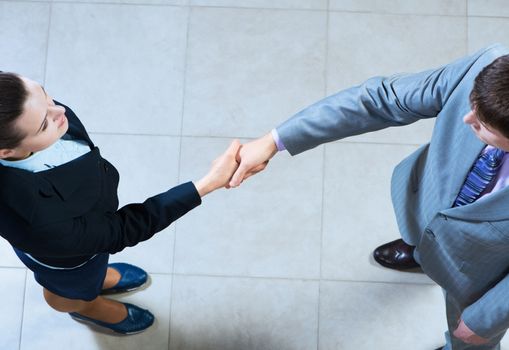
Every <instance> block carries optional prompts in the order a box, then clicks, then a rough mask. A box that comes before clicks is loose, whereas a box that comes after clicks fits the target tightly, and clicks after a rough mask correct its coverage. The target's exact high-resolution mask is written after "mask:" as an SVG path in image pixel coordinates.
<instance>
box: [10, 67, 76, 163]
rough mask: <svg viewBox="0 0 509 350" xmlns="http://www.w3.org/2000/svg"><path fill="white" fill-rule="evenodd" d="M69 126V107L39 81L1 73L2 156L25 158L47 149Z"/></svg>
mask: <svg viewBox="0 0 509 350" xmlns="http://www.w3.org/2000/svg"><path fill="white" fill-rule="evenodd" d="M67 129H68V123H67V118H66V117H65V108H63V107H61V106H56V105H55V103H54V102H53V99H52V98H51V97H50V96H49V95H48V94H47V93H46V92H45V91H44V88H43V87H42V86H41V85H39V84H38V83H36V82H34V81H32V80H30V79H27V78H24V77H20V76H18V75H16V74H13V73H4V72H0V158H3V159H6V158H12V159H23V158H26V157H27V156H28V155H30V154H31V153H34V152H37V151H40V150H43V149H45V148H47V147H49V146H51V145H52V144H53V143H55V142H56V141H57V140H58V139H59V138H60V137H62V136H63V135H64V134H65V133H66V132H67Z"/></svg>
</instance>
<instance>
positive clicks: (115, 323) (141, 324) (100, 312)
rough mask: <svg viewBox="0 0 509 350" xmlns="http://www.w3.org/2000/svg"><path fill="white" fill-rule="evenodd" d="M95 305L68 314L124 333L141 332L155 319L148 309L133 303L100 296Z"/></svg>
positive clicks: (79, 319)
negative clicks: (93, 307) (95, 306)
mask: <svg viewBox="0 0 509 350" xmlns="http://www.w3.org/2000/svg"><path fill="white" fill-rule="evenodd" d="M99 298H101V297H99ZM99 298H98V299H99ZM96 300H97V299H96ZM97 307H98V308H97V309H95V310H93V309H90V310H81V311H80V312H79V313H77V312H71V313H69V315H70V316H71V317H72V318H73V319H75V320H77V321H81V322H86V323H89V324H92V325H95V326H99V327H102V328H106V329H109V330H111V331H113V332H116V333H120V334H125V335H128V334H136V333H140V332H143V331H144V330H146V329H147V328H149V327H150V326H151V325H152V324H153V323H154V319H155V318H154V315H152V313H151V312H150V311H148V310H145V309H142V308H140V307H138V306H136V305H133V304H128V303H125V304H124V303H118V302H115V301H112V300H108V299H104V298H101V299H100V301H98V302H97Z"/></svg>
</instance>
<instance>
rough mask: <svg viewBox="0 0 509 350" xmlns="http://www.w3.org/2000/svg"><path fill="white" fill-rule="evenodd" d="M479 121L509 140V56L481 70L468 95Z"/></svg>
mask: <svg viewBox="0 0 509 350" xmlns="http://www.w3.org/2000/svg"><path fill="white" fill-rule="evenodd" d="M470 103H471V104H472V109H473V110H474V111H475V113H476V114H477V117H478V118H479V120H480V121H481V122H483V123H485V124H487V125H489V126H492V127H493V128H494V129H496V130H497V131H499V132H500V133H501V134H502V135H504V136H505V137H507V138H509V55H505V56H501V57H499V58H497V59H496V60H495V61H493V62H492V63H490V64H489V65H487V66H486V67H484V68H483V70H482V71H481V72H480V73H479V75H477V77H476V78H475V81H474V88H473V89H472V92H471V93H470Z"/></svg>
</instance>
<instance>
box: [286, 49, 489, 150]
mask: <svg viewBox="0 0 509 350" xmlns="http://www.w3.org/2000/svg"><path fill="white" fill-rule="evenodd" d="M493 47H494V46H492V47H489V48H487V49H485V50H482V51H480V52H477V53H476V54H474V55H471V56H467V57H464V58H461V59H458V60H456V61H454V62H452V63H450V64H448V65H445V66H443V67H440V68H437V69H432V70H426V71H423V72H420V73H414V74H398V75H393V76H389V77H374V78H371V79H369V80H367V81H366V82H364V83H363V84H361V85H359V86H356V87H352V88H349V89H346V90H343V91H340V92H338V93H336V94H334V95H331V96H329V97H326V98H325V99H323V100H321V101H319V102H317V103H315V104H313V105H311V106H310V107H308V108H306V109H304V110H302V111H300V112H299V113H297V114H296V115H294V116H293V117H291V118H290V119H288V120H287V121H285V122H284V123H282V124H281V125H280V126H278V127H277V128H276V130H277V132H278V134H279V137H280V138H281V141H282V142H283V144H284V145H285V147H286V149H287V150H288V151H289V152H290V154H292V155H295V154H298V153H301V152H304V151H306V150H308V149H311V148H314V147H316V146H318V145H320V144H322V143H326V142H330V141H335V140H339V139H342V138H345V137H348V136H354V135H358V134H362V133H366V132H371V131H375V130H380V129H383V128H387V127H391V126H401V125H407V124H410V123H413V122H415V121H417V120H419V119H422V118H433V117H436V116H437V114H438V113H439V112H440V111H441V109H442V106H443V105H444V104H445V103H446V102H447V100H448V99H449V97H450V96H451V94H452V93H453V92H454V90H455V88H456V87H457V85H458V84H459V83H460V82H461V81H462V79H463V78H464V77H465V75H466V74H467V73H468V71H469V69H470V68H471V67H472V65H474V64H475V62H476V61H477V59H478V58H479V57H480V56H482V54H483V53H485V52H486V51H487V50H490V49H491V48H493Z"/></svg>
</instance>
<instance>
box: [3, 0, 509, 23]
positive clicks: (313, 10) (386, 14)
mask: <svg viewBox="0 0 509 350" xmlns="http://www.w3.org/2000/svg"><path fill="white" fill-rule="evenodd" d="M0 2H26V3H38V4H41V3H52V2H51V1H33V0H0ZM56 2H58V3H61V4H85V5H119V6H150V7H163V6H164V7H188V8H208V9H233V10H270V11H300V12H334V13H351V14H372V15H382V16H405V17H407V16H421V17H453V18H454V17H464V15H463V14H459V15H449V14H440V13H415V12H402V13H400V12H377V11H370V10H364V11H361V10H339V9H338V10H330V9H317V8H292V7H249V6H219V5H217V6H214V5H189V4H188V5H186V4H165V3H156V4H146V3H143V2H142V1H139V2H132V3H130V2H111V1H101V2H90V1H86V0H84V1H72V0H68V1H56ZM479 17H491V18H506V19H507V18H509V17H507V16H479Z"/></svg>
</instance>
